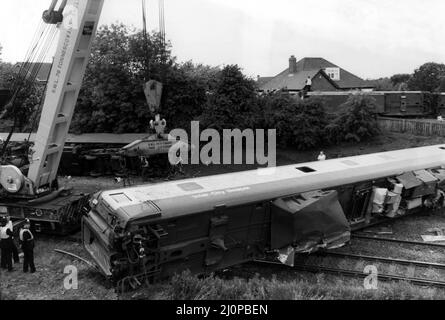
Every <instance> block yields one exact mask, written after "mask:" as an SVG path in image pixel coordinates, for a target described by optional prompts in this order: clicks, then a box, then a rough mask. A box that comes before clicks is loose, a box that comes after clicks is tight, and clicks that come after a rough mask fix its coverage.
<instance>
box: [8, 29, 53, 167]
mask: <svg viewBox="0 0 445 320" xmlns="http://www.w3.org/2000/svg"><path fill="white" fill-rule="evenodd" d="M56 35H57V28H56V26H55V25H47V24H44V23H43V21H41V22H40V24H39V27H38V28H37V29H36V32H35V34H34V36H33V40H32V42H31V46H30V47H29V48H28V50H27V52H26V55H25V59H24V60H23V61H24V62H22V63H21V64H20V67H19V70H18V72H17V73H16V75H15V77H14V79H13V82H12V85H11V92H12V97H11V99H10V100H9V102H8V106H10V110H8V109H6V110H5V111H4V112H3V114H2V115H1V117H0V118H3V117H4V116H5V114H6V113H8V111H9V113H10V114H13V115H14V116H13V121H14V124H13V126H12V128H11V130H10V132H9V135H8V138H7V139H6V141H5V142H4V143H3V146H2V150H1V154H0V158H1V159H4V155H5V152H6V149H7V146H8V144H9V142H10V140H11V137H12V135H13V133H14V130H15V126H16V122H17V113H16V109H17V107H18V106H17V102H16V100H17V98H18V97H19V95H20V94H21V93H22V91H23V90H24V89H26V86H27V84H28V83H32V84H35V82H36V79H37V76H38V75H39V73H40V71H41V70H42V66H43V62H44V61H45V59H46V57H47V54H48V52H49V50H50V48H51V46H52V44H53V42H54V38H55V36H56ZM48 76H49V74H48ZM45 80H47V79H45ZM42 101H43V95H42V96H41V98H40V103H39V105H41V104H42Z"/></svg>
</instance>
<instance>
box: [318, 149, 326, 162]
mask: <svg viewBox="0 0 445 320" xmlns="http://www.w3.org/2000/svg"><path fill="white" fill-rule="evenodd" d="M325 160H326V155H325V154H324V152H323V151H321V152H320V154H319V155H318V161H325Z"/></svg>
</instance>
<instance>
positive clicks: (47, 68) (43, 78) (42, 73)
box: [14, 62, 52, 85]
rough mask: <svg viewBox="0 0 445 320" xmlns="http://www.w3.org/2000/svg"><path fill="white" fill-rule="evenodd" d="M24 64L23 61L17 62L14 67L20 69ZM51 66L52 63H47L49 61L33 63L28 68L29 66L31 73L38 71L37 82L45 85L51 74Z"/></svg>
mask: <svg viewBox="0 0 445 320" xmlns="http://www.w3.org/2000/svg"><path fill="white" fill-rule="evenodd" d="M22 65H23V62H18V63H16V64H15V66H14V67H15V68H16V69H17V71H18V70H19V69H20V68H21V66H22ZM51 66H52V63H47V62H43V63H31V66H28V68H29V73H35V72H37V75H36V82H37V83H38V84H42V85H45V84H46V82H47V81H48V78H49V74H50V72H51Z"/></svg>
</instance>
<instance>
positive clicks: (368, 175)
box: [100, 145, 445, 221]
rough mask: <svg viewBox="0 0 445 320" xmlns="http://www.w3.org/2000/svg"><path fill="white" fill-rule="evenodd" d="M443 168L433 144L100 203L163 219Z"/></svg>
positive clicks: (443, 148) (135, 191)
mask: <svg viewBox="0 0 445 320" xmlns="http://www.w3.org/2000/svg"><path fill="white" fill-rule="evenodd" d="M443 165H445V145H436V146H429V147H421V148H414V149H405V150H398V151H390V152H383V153H374V154H368V155H361V156H354V157H348V158H339V159H332V160H326V161H316V162H308V163H302V164H295V165H289V166H282V167H277V168H266V169H258V170H251V171H244V172H237V173H229V174H222V175H215V176H209V177H201V178H193V179H186V180H179V181H171V182H165V183H158V184H151V185H142V186H136V187H130V188H124V189H120V190H111V191H104V192H102V193H101V195H100V199H101V200H102V201H106V202H107V204H108V205H109V206H110V207H111V208H112V209H113V210H115V211H116V212H119V215H121V218H122V219H124V220H127V221H132V220H138V219H146V218H150V216H153V213H154V212H155V211H156V210H153V208H159V211H160V213H161V215H162V216H163V217H164V218H166V217H169V216H170V215H171V216H172V217H173V216H174V215H177V214H191V213H197V212H204V211H209V210H212V209H213V208H215V207H217V206H221V205H225V206H235V205H242V204H247V203H253V202H258V201H267V200H272V199H276V198H279V197H282V196H287V195H291V194H297V193H302V192H308V191H313V190H319V189H326V188H333V187H337V186H341V185H345V184H350V183H355V182H360V181H369V180H373V179H378V178H383V177H388V176H394V175H400V174H402V173H404V172H408V171H414V170H420V169H427V168H435V167H440V166H443Z"/></svg>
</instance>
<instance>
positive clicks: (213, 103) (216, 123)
mask: <svg viewBox="0 0 445 320" xmlns="http://www.w3.org/2000/svg"><path fill="white" fill-rule="evenodd" d="M212 87H213V88H212V90H211V91H210V92H209V93H208V100H207V103H206V105H205V108H204V112H203V115H202V117H201V119H202V122H203V124H204V126H206V127H211V128H214V129H217V130H223V129H232V128H237V129H246V128H255V127H256V124H257V123H258V122H259V121H260V118H261V115H260V114H259V112H258V103H257V95H256V89H255V82H254V81H253V80H252V79H250V78H247V77H246V76H245V75H244V74H243V73H242V71H241V69H240V67H239V66H238V65H228V66H225V67H224V68H223V69H222V70H221V71H219V72H218V74H217V76H216V81H215V83H214V85H212Z"/></svg>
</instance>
